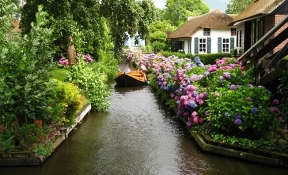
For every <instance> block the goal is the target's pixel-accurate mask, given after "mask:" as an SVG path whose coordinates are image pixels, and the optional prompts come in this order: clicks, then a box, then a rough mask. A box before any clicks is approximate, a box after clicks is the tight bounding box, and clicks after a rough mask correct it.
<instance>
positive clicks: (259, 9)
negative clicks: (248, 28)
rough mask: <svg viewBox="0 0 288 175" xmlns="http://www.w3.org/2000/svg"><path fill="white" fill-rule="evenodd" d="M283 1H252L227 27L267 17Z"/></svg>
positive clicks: (283, 0)
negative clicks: (259, 17)
mask: <svg viewBox="0 0 288 175" xmlns="http://www.w3.org/2000/svg"><path fill="white" fill-rule="evenodd" d="M285 1H286V0H254V1H253V2H252V3H251V4H250V5H249V6H248V7H247V8H246V9H245V10H243V11H242V12H241V13H240V14H239V15H238V16H237V17H236V18H235V19H234V20H233V21H232V23H230V24H229V25H234V24H235V23H236V22H240V21H247V20H249V19H253V18H255V17H258V16H262V15H268V14H270V13H272V12H273V11H274V10H276V9H277V8H278V7H279V6H280V5H281V4H283V3H284V2H285Z"/></svg>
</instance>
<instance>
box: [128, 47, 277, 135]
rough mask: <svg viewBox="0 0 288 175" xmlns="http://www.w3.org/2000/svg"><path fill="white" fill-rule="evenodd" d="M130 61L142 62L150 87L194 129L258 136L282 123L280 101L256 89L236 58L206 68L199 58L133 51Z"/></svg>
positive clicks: (220, 61) (247, 67)
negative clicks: (249, 133) (199, 125)
mask: <svg viewBox="0 0 288 175" xmlns="http://www.w3.org/2000/svg"><path fill="white" fill-rule="evenodd" d="M127 53H129V54H128V55H127V59H130V60H131V61H132V62H134V63H136V65H139V64H143V65H145V66H146V67H147V68H148V71H149V72H151V75H150V76H151V79H150V81H151V86H152V87H153V88H155V89H157V93H161V95H163V94H168V95H164V96H165V97H167V98H166V99H165V100H166V101H167V103H168V104H169V105H170V107H172V108H173V109H174V110H176V112H177V116H178V117H179V118H181V119H182V120H184V121H185V122H186V126H187V127H189V128H191V127H193V126H195V125H198V124H203V123H207V124H208V125H209V126H211V127H214V128H216V129H219V130H223V131H227V132H230V131H236V132H239V131H240V132H241V131H242V132H244V131H246V130H248V129H249V130H253V131H254V132H255V134H258V135H260V134H261V133H263V132H265V131H267V130H268V129H272V128H273V127H276V126H277V125H278V124H279V117H280V113H279V110H280V109H279V100H278V99H271V98H272V95H273V94H272V93H271V92H269V91H268V90H267V89H266V88H264V87H262V86H254V85H253V74H252V73H253V69H252V66H250V67H249V65H248V66H243V65H241V64H240V63H238V62H236V60H235V59H234V58H222V59H219V60H217V61H216V62H215V64H213V65H204V64H203V63H202V62H201V59H200V58H199V57H196V58H194V59H193V60H192V59H189V58H178V57H177V56H169V57H163V56H161V55H155V54H141V53H140V51H130V52H127Z"/></svg>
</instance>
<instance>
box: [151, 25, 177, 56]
mask: <svg viewBox="0 0 288 175" xmlns="http://www.w3.org/2000/svg"><path fill="white" fill-rule="evenodd" d="M174 30H175V27H173V26H172V25H171V24H170V23H169V22H168V21H156V22H154V23H152V24H151V25H150V34H149V37H148V38H147V39H148V42H147V43H150V44H151V46H152V48H153V51H154V52H159V51H163V50H170V48H169V47H170V45H169V44H168V43H167V32H168V31H174Z"/></svg>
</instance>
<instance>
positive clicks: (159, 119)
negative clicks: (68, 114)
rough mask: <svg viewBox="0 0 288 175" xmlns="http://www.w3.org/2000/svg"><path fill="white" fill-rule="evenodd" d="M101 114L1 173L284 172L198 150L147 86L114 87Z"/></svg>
mask: <svg viewBox="0 0 288 175" xmlns="http://www.w3.org/2000/svg"><path fill="white" fill-rule="evenodd" d="M111 90H112V96H111V97H109V99H108V100H109V101H110V102H111V107H110V108H109V109H108V111H107V112H105V113H93V112H91V113H90V114H88V115H87V117H85V118H84V120H83V121H82V122H81V124H79V125H77V130H72V131H71V133H70V134H69V137H68V138H67V139H66V140H64V141H63V143H62V144H61V145H60V146H59V147H58V148H57V149H56V150H55V152H54V153H53V154H52V155H51V157H49V158H48V159H47V160H46V161H45V162H44V164H42V165H41V166H34V167H31V166H29V167H27V166H18V167H0V172H1V174H3V175H10V174H11V175H12V174H13V175H63V174H73V175H86V174H87V175H88V174H89V175H91V174H92V175H97V174H104V175H106V174H107V175H130V174H131V175H144V174H145V175H146V174H147V175H162V174H165V175H184V174H185V175H186V174H189V175H232V174H233V175H255V174H261V175H271V174H273V175H284V174H287V173H288V171H287V170H286V169H283V168H276V167H273V166H265V165H263V164H259V163H253V162H250V161H243V160H239V159H234V158H231V157H227V156H222V155H218V154H213V153H212V154H211V153H207V152H204V151H202V150H201V148H200V147H199V146H198V144H197V142H195V141H194V139H193V138H192V137H191V136H190V134H189V133H188V132H187V130H186V128H185V126H184V125H183V123H181V122H179V121H178V120H176V119H174V113H173V112H172V111H170V110H169V109H168V108H167V107H166V106H164V105H163V104H162V102H161V101H160V100H159V99H158V98H157V97H155V95H154V93H153V92H151V89H150V87H149V86H144V87H136V88H114V84H111Z"/></svg>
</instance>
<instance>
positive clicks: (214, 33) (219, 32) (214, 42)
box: [179, 29, 236, 54]
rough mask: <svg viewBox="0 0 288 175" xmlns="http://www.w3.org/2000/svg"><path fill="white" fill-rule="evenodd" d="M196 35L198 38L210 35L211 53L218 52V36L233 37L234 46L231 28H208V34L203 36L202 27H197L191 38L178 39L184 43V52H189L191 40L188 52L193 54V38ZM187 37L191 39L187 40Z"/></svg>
mask: <svg viewBox="0 0 288 175" xmlns="http://www.w3.org/2000/svg"><path fill="white" fill-rule="evenodd" d="M195 37H198V38H207V37H211V53H219V52H218V38H219V37H221V38H229V39H230V38H231V37H233V38H234V46H236V36H231V29H211V30H210V36H204V32H203V29H199V30H198V31H197V32H196V33H194V34H193V35H192V36H191V38H185V39H179V41H183V43H184V47H183V49H184V51H185V53H189V52H188V51H189V48H188V46H189V43H188V42H191V49H190V51H191V52H190V53H192V54H195V52H194V49H195V48H194V47H195V40H194V38H195ZM189 39H191V41H189Z"/></svg>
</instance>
